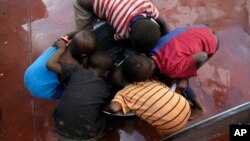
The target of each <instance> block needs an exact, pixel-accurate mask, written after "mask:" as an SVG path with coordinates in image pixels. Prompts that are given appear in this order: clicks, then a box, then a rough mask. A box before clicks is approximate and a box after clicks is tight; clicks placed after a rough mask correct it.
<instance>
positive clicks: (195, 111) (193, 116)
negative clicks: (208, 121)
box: [189, 108, 206, 121]
mask: <svg viewBox="0 0 250 141" xmlns="http://www.w3.org/2000/svg"><path fill="white" fill-rule="evenodd" d="M205 113H206V109H205V108H202V109H198V108H194V109H192V111H191V116H190V118H189V121H190V120H194V119H196V118H198V117H200V116H201V115H203V114H205Z"/></svg>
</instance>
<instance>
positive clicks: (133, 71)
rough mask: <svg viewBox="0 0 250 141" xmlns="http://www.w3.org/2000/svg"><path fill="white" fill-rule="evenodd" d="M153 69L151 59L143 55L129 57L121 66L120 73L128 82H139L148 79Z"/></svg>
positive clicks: (153, 65)
mask: <svg viewBox="0 0 250 141" xmlns="http://www.w3.org/2000/svg"><path fill="white" fill-rule="evenodd" d="M154 70H155V64H154V62H153V60H151V59H150V58H148V57H146V56H143V55H134V56H131V57H129V58H128V59H127V60H126V61H125V62H124V64H123V66H122V73H123V74H124V76H125V77H126V79H127V80H128V81H130V82H140V81H145V80H147V79H149V78H150V77H151V76H152V75H153V73H154Z"/></svg>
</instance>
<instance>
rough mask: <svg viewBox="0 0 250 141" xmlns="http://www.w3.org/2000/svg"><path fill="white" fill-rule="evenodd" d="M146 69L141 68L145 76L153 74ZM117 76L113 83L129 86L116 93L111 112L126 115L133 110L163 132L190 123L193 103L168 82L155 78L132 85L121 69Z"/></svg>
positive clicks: (111, 104) (174, 130) (163, 133)
mask: <svg viewBox="0 0 250 141" xmlns="http://www.w3.org/2000/svg"><path fill="white" fill-rule="evenodd" d="M143 68H144V66H142V67H140V69H139V70H141V73H142V74H143V75H144V77H145V76H146V77H150V75H151V74H147V73H144V72H143V71H142V70H144V69H143ZM138 72H139V71H138ZM113 75H114V76H113V77H112V78H113V84H114V83H116V84H115V85H116V86H122V85H123V84H124V85H125V87H124V88H123V89H122V90H120V91H118V92H117V93H116V95H115V98H114V99H113V100H112V102H111V103H110V105H109V106H108V107H107V111H109V112H112V113H118V112H122V113H123V114H126V113H128V112H130V111H132V112H134V113H135V114H136V115H137V116H138V117H140V118H141V119H143V120H145V121H147V122H148V123H149V124H151V125H152V126H154V127H155V128H156V130H157V131H158V132H159V134H160V135H166V134H171V133H174V132H177V131H179V130H181V129H182V128H183V127H184V126H185V125H186V124H187V121H188V119H189V117H190V106H189V103H188V102H187V101H186V99H185V98H184V97H182V96H181V95H179V94H177V93H175V92H173V91H172V90H170V88H169V87H168V86H166V85H165V84H163V83H161V82H159V81H155V80H146V81H142V82H134V83H131V84H128V83H125V82H126V78H124V77H123V75H122V71H120V69H116V71H115V72H114V73H113ZM141 76H142V75H141ZM117 77H119V78H117ZM120 80H122V81H120ZM121 82H122V83H121Z"/></svg>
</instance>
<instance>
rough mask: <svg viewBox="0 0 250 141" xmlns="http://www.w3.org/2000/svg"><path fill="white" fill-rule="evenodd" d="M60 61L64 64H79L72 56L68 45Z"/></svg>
mask: <svg viewBox="0 0 250 141" xmlns="http://www.w3.org/2000/svg"><path fill="white" fill-rule="evenodd" d="M61 62H63V63H65V64H69V65H80V63H79V62H78V61H77V60H76V59H74V58H73V56H72V53H71V51H70V49H69V47H67V49H66V51H65V52H64V54H63V56H62V59H61Z"/></svg>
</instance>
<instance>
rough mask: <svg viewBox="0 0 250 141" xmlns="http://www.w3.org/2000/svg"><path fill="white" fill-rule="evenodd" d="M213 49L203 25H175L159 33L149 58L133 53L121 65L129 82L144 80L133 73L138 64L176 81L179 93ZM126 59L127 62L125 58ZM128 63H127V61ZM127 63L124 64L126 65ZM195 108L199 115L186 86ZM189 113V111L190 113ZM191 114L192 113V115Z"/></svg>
mask: <svg viewBox="0 0 250 141" xmlns="http://www.w3.org/2000/svg"><path fill="white" fill-rule="evenodd" d="M216 48H217V39H216V37H215V36H214V35H213V33H212V32H211V30H210V29H209V28H208V27H207V26H205V25H195V26H190V27H183V28H177V29H176V30H174V31H172V32H170V33H169V34H167V35H165V36H163V37H162V38H161V39H160V41H159V42H158V43H157V45H156V47H155V48H154V49H153V50H152V51H151V52H150V54H149V55H150V57H145V56H134V57H133V58H132V59H128V60H127V63H125V64H124V67H123V68H124V69H123V72H124V75H125V76H126V77H128V79H129V80H130V81H137V82H138V81H144V80H146V79H147V78H144V77H143V76H144V75H143V74H142V72H141V73H136V71H139V70H138V69H139V68H140V67H141V66H145V65H147V66H146V67H147V69H145V73H153V71H154V70H155V69H157V70H159V71H160V73H162V74H164V75H166V76H168V77H170V78H171V79H175V80H177V81H179V82H177V83H179V86H180V87H181V90H182V91H181V92H182V93H184V90H185V88H186V87H187V85H188V82H187V81H186V80H187V79H188V78H190V77H193V76H196V75H197V69H198V68H199V67H200V66H201V65H202V64H203V63H205V61H206V60H207V59H208V57H211V56H212V55H213V54H214V53H215V51H216ZM129 60H130V61H129ZM129 62H130V63H129ZM126 64H127V65H126ZM186 91H188V92H186V94H187V93H189V94H191V95H189V96H190V97H189V98H191V99H189V100H191V102H192V104H193V105H194V107H195V109H198V110H199V112H197V111H196V112H193V113H197V114H201V113H204V112H205V109H204V107H203V106H202V105H201V103H200V102H199V100H198V99H197V97H196V96H195V94H194V92H193V91H192V89H191V88H190V87H187V90H186ZM193 113H192V114H193ZM194 116H195V115H192V117H194ZM191 119H192V118H191Z"/></svg>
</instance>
